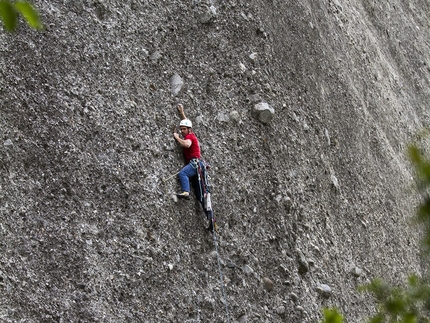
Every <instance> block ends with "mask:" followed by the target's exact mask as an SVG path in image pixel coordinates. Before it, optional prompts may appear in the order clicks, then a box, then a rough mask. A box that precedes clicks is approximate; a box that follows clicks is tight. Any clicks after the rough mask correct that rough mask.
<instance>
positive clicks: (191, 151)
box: [184, 133, 200, 164]
mask: <svg viewBox="0 0 430 323" xmlns="http://www.w3.org/2000/svg"><path fill="white" fill-rule="evenodd" d="M187 139H188V140H191V146H190V147H189V148H184V157H185V162H186V163H187V164H188V163H189V162H190V160H191V159H193V158H200V146H199V141H198V140H197V137H196V135H195V134H194V133H189V134H188V135H185V137H184V140H187Z"/></svg>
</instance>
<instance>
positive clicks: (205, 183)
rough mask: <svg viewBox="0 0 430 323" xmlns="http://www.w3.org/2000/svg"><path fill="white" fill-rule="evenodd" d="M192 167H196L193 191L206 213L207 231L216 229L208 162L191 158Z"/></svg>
mask: <svg viewBox="0 0 430 323" xmlns="http://www.w3.org/2000/svg"><path fill="white" fill-rule="evenodd" d="M190 162H191V163H192V165H193V167H194V168H195V169H196V172H197V176H196V178H195V179H194V180H193V185H194V191H195V192H196V195H197V198H198V200H199V202H200V204H201V205H202V208H203V211H204V212H205V214H206V218H207V219H208V220H209V221H210V222H209V228H208V230H209V231H213V230H216V229H217V227H216V223H215V218H214V216H213V209H212V202H211V193H210V183H209V174H208V169H209V167H210V166H209V164H208V163H207V162H206V161H204V160H203V159H192V160H191V161H190Z"/></svg>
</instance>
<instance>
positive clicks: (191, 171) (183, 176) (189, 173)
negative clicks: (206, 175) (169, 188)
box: [178, 162, 197, 193]
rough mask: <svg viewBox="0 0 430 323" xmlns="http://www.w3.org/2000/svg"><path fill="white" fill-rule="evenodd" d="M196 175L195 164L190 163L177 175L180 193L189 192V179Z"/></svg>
mask: <svg viewBox="0 0 430 323" xmlns="http://www.w3.org/2000/svg"><path fill="white" fill-rule="evenodd" d="M196 175H197V164H196V163H193V162H190V163H189V164H187V165H186V166H184V168H182V169H181V171H180V172H179V174H178V177H179V184H180V185H181V190H182V192H188V193H189V192H190V178H192V177H194V176H196Z"/></svg>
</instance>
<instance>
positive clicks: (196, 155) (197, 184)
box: [173, 104, 213, 231]
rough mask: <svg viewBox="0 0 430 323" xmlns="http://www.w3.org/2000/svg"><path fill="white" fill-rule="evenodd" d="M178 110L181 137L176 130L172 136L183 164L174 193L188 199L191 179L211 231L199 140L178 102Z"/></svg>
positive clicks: (210, 211)
mask: <svg viewBox="0 0 430 323" xmlns="http://www.w3.org/2000/svg"><path fill="white" fill-rule="evenodd" d="M178 111H179V114H180V115H181V119H182V120H181V122H180V123H179V128H180V130H181V135H182V138H181V137H180V135H179V134H178V133H177V132H176V131H175V132H174V133H173V136H174V137H175V139H176V141H177V142H178V143H179V145H181V147H182V148H183V153H184V159H185V166H184V167H183V168H182V169H181V171H180V172H179V173H178V178H179V184H180V186H181V192H180V193H178V194H176V195H177V196H178V197H179V198H185V199H188V198H189V197H190V181H191V182H192V184H193V187H194V192H195V194H196V197H197V199H198V200H199V201H200V204H201V205H202V207H203V211H204V212H205V214H206V217H207V218H208V219H209V221H210V223H209V228H208V230H210V231H213V223H212V209H211V207H210V205H209V207H208V206H207V201H206V205H205V197H207V196H205V193H207V187H206V184H205V183H204V181H205V178H202V177H204V176H202V171H206V169H205V167H206V166H205V162H204V161H203V160H202V159H201V155H200V146H199V141H198V139H197V137H196V135H195V134H194V132H193V130H192V126H193V125H192V122H191V120H189V119H187V117H186V116H185V113H184V107H183V106H182V104H178ZM209 204H210V202H209Z"/></svg>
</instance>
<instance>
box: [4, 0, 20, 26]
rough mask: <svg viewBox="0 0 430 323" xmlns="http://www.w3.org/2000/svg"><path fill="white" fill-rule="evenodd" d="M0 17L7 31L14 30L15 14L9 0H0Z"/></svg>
mask: <svg viewBox="0 0 430 323" xmlns="http://www.w3.org/2000/svg"><path fill="white" fill-rule="evenodd" d="M0 17H1V19H2V20H3V23H4V27H5V29H6V30H7V31H14V30H15V28H16V21H17V14H16V11H15V10H14V8H13V6H12V4H11V3H9V1H0Z"/></svg>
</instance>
